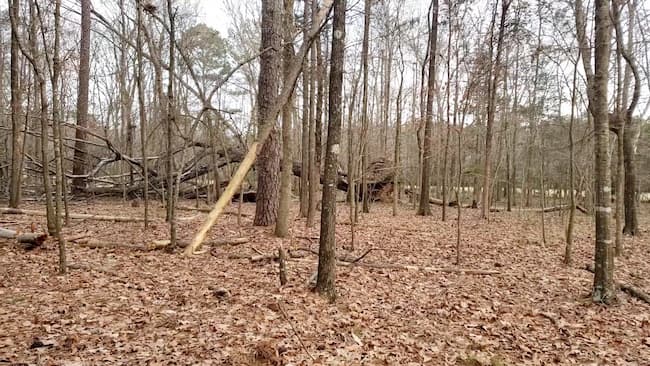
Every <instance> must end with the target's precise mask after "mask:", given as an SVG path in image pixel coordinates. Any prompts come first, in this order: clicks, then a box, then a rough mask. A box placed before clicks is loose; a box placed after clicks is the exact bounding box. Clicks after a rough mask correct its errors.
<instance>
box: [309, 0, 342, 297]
mask: <svg viewBox="0 0 650 366" xmlns="http://www.w3.org/2000/svg"><path fill="white" fill-rule="evenodd" d="M345 7H346V1H345V0H340V1H335V3H334V21H333V22H334V31H333V36H332V55H331V68H330V90H329V112H328V113H329V118H328V121H329V123H328V133H327V152H326V156H325V184H324V185H323V210H322V212H321V229H320V247H319V251H318V254H319V255H318V276H317V281H316V289H317V290H318V292H319V293H320V294H322V295H325V296H327V297H328V298H329V299H330V301H334V299H336V287H335V281H336V235H335V231H336V179H337V170H338V158H339V149H340V147H339V146H340V145H339V144H340V140H341V119H342V105H343V103H342V99H343V98H342V91H343V66H344V51H345Z"/></svg>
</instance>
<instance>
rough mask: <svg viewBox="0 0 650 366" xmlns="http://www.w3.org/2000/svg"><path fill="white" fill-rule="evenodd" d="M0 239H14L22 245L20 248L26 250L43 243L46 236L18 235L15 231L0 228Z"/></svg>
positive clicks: (41, 234)
mask: <svg viewBox="0 0 650 366" xmlns="http://www.w3.org/2000/svg"><path fill="white" fill-rule="evenodd" d="M0 238H4V239H16V242H17V243H20V244H24V245H22V247H23V248H24V249H26V250H31V249H34V248H36V247H38V246H40V245H42V244H43V242H45V240H46V239H47V234H45V233H19V232H17V231H13V230H9V229H4V228H0Z"/></svg>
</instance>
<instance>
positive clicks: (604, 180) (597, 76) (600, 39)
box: [585, 0, 616, 304]
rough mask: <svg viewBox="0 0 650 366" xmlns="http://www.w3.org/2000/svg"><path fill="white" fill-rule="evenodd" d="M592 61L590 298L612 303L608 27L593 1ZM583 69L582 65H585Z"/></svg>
mask: <svg viewBox="0 0 650 366" xmlns="http://www.w3.org/2000/svg"><path fill="white" fill-rule="evenodd" d="M594 18H595V20H594V26H595V37H596V39H595V52H594V53H595V57H594V64H595V70H594V79H593V84H592V85H590V89H591V91H592V95H591V96H590V98H589V99H590V100H589V106H590V110H591V113H592V115H593V117H594V130H595V133H594V135H595V142H594V144H595V147H594V148H595V160H594V163H595V167H594V168H595V172H594V176H595V196H596V199H595V204H596V251H595V271H594V272H595V273H594V286H593V292H592V298H593V300H594V301H595V302H602V303H606V304H609V303H612V302H613V301H614V300H615V299H616V292H615V288H614V278H613V277H614V255H613V254H614V253H613V247H612V240H611V238H610V230H609V221H610V215H611V208H610V196H611V182H610V174H609V168H610V157H609V136H608V134H609V115H608V111H607V103H608V99H607V98H608V96H607V82H608V67H609V57H610V38H611V24H610V18H609V1H608V0H596V2H595V9H594ZM585 66H586V65H585Z"/></svg>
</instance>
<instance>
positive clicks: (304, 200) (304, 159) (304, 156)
mask: <svg viewBox="0 0 650 366" xmlns="http://www.w3.org/2000/svg"><path fill="white" fill-rule="evenodd" d="M310 18H311V6H309V4H308V2H307V1H306V0H305V4H304V11H303V22H304V25H303V32H302V33H303V38H305V39H306V38H307V34H308V33H309V25H308V19H310ZM302 68H303V70H302V130H301V132H302V133H301V138H302V141H301V144H300V151H301V154H300V162H301V167H302V169H301V170H302V171H303V172H308V171H309V146H310V145H309V141H310V140H309V123H310V118H309V117H310V113H311V112H310V109H309V101H310V98H309V96H310V76H311V75H310V70H309V61H308V60H306V61H305V62H304V63H303V65H302ZM308 209H309V175H308V174H301V175H300V216H301V217H307V212H308Z"/></svg>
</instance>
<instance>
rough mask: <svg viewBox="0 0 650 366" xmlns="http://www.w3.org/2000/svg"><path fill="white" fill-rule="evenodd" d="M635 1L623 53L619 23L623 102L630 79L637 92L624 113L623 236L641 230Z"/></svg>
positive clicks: (639, 82) (625, 98)
mask: <svg viewBox="0 0 650 366" xmlns="http://www.w3.org/2000/svg"><path fill="white" fill-rule="evenodd" d="M636 6H637V2H636V0H633V1H629V2H628V30H627V35H628V39H627V48H626V49H623V45H622V43H623V42H622V40H621V38H622V35H620V36H618V35H619V34H621V33H622V32H621V31H620V23H617V24H616V26H617V28H616V33H617V44H619V45H620V47H621V53H622V54H623V58H624V59H625V63H626V67H625V77H624V86H623V101H624V102H627V99H628V90H629V84H630V81H631V78H634V88H633V92H632V98H631V100H630V104H629V105H628V107H627V110H626V111H625V127H624V128H625V134H624V137H623V160H624V161H623V163H624V167H625V192H624V196H625V197H624V200H625V226H624V227H623V232H624V233H625V234H628V235H636V234H637V233H638V230H639V220H638V213H637V206H638V196H637V193H638V192H637V190H638V178H637V174H636V170H637V169H636V154H637V144H638V141H639V136H640V133H641V129H640V126H639V122H638V121H635V120H634V118H633V116H632V115H633V113H634V109H635V108H636V105H637V104H638V101H639V97H640V95H641V77H640V75H639V70H638V66H637V63H636V60H635V58H634V53H633V46H634V24H635V21H636Z"/></svg>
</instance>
